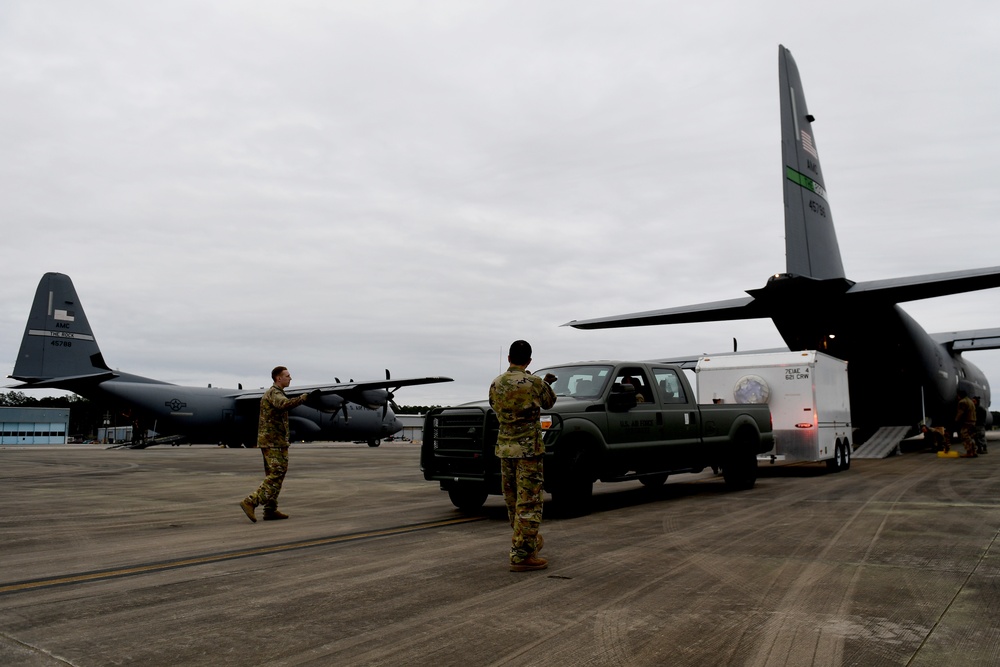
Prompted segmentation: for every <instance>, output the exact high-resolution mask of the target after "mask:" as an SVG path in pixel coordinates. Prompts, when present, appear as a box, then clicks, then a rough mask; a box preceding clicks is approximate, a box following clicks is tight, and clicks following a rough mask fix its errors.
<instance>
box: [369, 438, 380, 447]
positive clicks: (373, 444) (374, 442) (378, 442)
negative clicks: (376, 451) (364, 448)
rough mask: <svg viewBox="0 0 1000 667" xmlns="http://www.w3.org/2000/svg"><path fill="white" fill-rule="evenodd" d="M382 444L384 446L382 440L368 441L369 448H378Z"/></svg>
mask: <svg viewBox="0 0 1000 667" xmlns="http://www.w3.org/2000/svg"><path fill="white" fill-rule="evenodd" d="M381 444H382V441H381V440H369V441H368V446H369V447H378V446H379V445H381Z"/></svg>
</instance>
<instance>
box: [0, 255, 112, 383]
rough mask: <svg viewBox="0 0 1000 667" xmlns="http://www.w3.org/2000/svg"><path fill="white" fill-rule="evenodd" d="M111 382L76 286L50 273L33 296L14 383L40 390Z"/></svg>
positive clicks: (64, 277)
mask: <svg viewBox="0 0 1000 667" xmlns="http://www.w3.org/2000/svg"><path fill="white" fill-rule="evenodd" d="M113 376H114V373H113V371H112V370H111V369H110V368H108V365H107V364H106V363H104V357H103V356H102V355H101V350H100V348H99V347H98V346H97V340H96V339H95V338H94V333H93V331H91V329H90V323H89V322H87V316H86V314H85V313H84V312H83V306H82V305H80V299H79V297H77V295H76V289H75V288H74V287H73V281H72V280H70V278H69V276H67V275H64V274H61V273H46V274H45V275H44V276H42V279H41V281H40V282H39V283H38V289H37V290H36V291H35V300H34V301H33V302H32V304H31V312H30V313H29V314H28V324H27V326H25V328H24V337H23V338H22V339H21V349H20V350H19V351H18V353H17V361H16V362H15V363H14V372H13V373H12V374H11V375H10V377H11V378H13V379H15V380H20V381H21V382H26V383H28V384H30V385H32V386H36V387H37V386H49V387H58V386H59V385H60V383H61V384H66V385H72V384H77V383H80V382H81V381H87V380H90V381H95V380H96V381H100V380H102V379H108V378H110V377H113Z"/></svg>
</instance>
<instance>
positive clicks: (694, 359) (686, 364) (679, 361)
mask: <svg viewBox="0 0 1000 667" xmlns="http://www.w3.org/2000/svg"><path fill="white" fill-rule="evenodd" d="M997 331H998V332H1000V329H998V330H997ZM772 352H788V348H787V347H769V348H760V349H756V350H740V351H738V352H704V353H702V354H694V355H691V354H689V355H687V356H683V357H670V358H662V357H661V358H659V359H648V360H647V362H648V363H651V364H670V365H671V366H680V367H681V368H686V369H689V370H694V369H695V366H697V365H698V360H699V359H701V358H702V357H731V356H733V355H736V354H768V353H772Z"/></svg>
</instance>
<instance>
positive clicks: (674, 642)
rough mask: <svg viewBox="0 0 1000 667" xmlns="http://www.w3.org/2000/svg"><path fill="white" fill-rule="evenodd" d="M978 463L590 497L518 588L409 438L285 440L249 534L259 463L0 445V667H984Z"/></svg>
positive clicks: (991, 651)
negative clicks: (280, 477)
mask: <svg viewBox="0 0 1000 667" xmlns="http://www.w3.org/2000/svg"><path fill="white" fill-rule="evenodd" d="M992 444H993V451H994V453H992V454H989V455H986V456H981V457H979V458H976V459H940V458H938V457H937V456H935V455H934V454H933V453H907V454H904V455H902V456H897V457H893V458H889V459H884V460H855V461H854V462H853V464H852V467H851V469H850V470H848V471H844V472H840V473H834V474H831V473H828V472H827V471H826V469H825V467H824V466H822V465H805V466H783V467H772V466H762V471H761V477H760V479H759V481H758V483H757V486H756V488H754V489H752V490H749V491H741V492H729V491H727V490H726V489H725V488H724V485H723V482H722V480H721V478H718V477H715V476H713V475H712V474H711V473H703V474H701V475H697V476H695V475H680V476H677V477H672V478H671V479H670V480H669V481H668V483H667V484H666V485H665V486H664V487H662V488H660V489H656V490H653V491H650V490H647V489H644V488H643V487H641V486H639V485H638V484H635V483H627V484H614V485H612V484H608V485H605V484H598V485H597V487H596V494H597V495H596V496H595V504H596V509H595V511H594V512H593V513H592V514H591V515H589V516H585V517H578V518H572V519H561V520H560V519H554V518H546V520H545V521H544V523H543V531H542V532H543V534H544V535H545V540H546V542H545V549H544V551H543V552H542V555H543V556H545V557H547V558H548V559H549V560H550V567H549V569H548V570H544V571H539V572H527V573H512V572H509V571H508V564H507V548H508V546H509V540H510V527H509V525H508V524H507V521H506V511H505V509H504V506H503V502H502V500H501V499H500V498H499V497H496V496H493V497H491V498H490V499H489V500H488V501H487V504H486V507H485V508H484V510H483V512H482V513H481V514H479V515H475V516H465V515H463V514H461V513H459V512H458V511H457V510H455V509H454V508H453V507H452V506H451V504H450V503H449V501H448V496H447V494H445V493H443V492H441V491H440V490H439V489H438V488H437V485H436V484H434V483H432V482H426V481H424V480H423V478H422V475H421V473H420V471H419V464H418V447H417V446H416V445H413V444H409V443H405V444H397V443H387V444H384V445H382V446H381V447H379V448H377V449H371V448H368V447H365V446H363V445H350V444H310V445H298V446H293V449H292V452H291V464H290V469H289V472H288V477H287V479H286V482H285V488H284V490H283V492H282V494H281V501H282V502H281V508H282V509H283V510H284V511H285V512H287V513H288V514H290V515H291V519H289V520H287V521H277V522H263V521H258V522H257V523H256V524H252V523H250V522H249V521H248V520H247V518H246V516H244V514H243V512H242V511H241V510H240V508H239V505H238V503H239V501H240V499H242V498H243V497H244V496H245V495H246V494H247V493H249V492H250V491H252V490H253V489H254V488H256V486H257V484H258V483H259V482H260V480H261V478H262V476H263V469H262V463H261V457H260V454H259V452H257V451H255V450H227V449H220V448H215V447H198V446H195V447H158V448H152V449H147V450H141V451H134V450H105V449H101V448H99V447H95V446H91V445H88V446H63V447H38V448H35V447H23V448H3V449H0V489H2V508H3V511H2V513H0V665H5V666H9V667H13V666H30V667H41V666H44V667H48V666H51V665H61V666H65V665H76V666H80V667H84V666H101V667H103V666H106V665H186V666H191V665H213V666H218V665H239V666H246V665H337V666H343V665H441V666H447V665H455V666H462V667H470V666H478V665H517V666H518V667H530V666H533V665H546V666H548V667H553V666H556V667H558V666H562V665H565V666H574V667H576V666H580V665H594V666H598V665H601V666H603V665H671V666H683V665H691V666H699V667H701V666H704V667H718V666H719V665H740V666H743V665H747V666H755V667H758V666H759V667H763V666H768V667H770V666H779V665H780V666H795V667H799V666H802V665H830V666H839V665H859V666H862V667H871V666H877V665H911V666H914V667H940V666H942V665H948V666H965V665H997V664H1000V616H998V614H1000V576H998V575H1000V545H998V544H997V537H998V531H1000V474H998V472H1000V443H997V442H994V443H992ZM258 512H259V510H258Z"/></svg>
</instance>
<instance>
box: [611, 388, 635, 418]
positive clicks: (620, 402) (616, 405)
mask: <svg viewBox="0 0 1000 667" xmlns="http://www.w3.org/2000/svg"><path fill="white" fill-rule="evenodd" d="M638 404H639V401H638V400H637V399H636V396H635V387H634V386H633V385H630V384H616V385H612V387H611V395H610V396H608V410H611V412H628V411H629V410H631V409H632V408H634V407H635V406H637V405H638Z"/></svg>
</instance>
